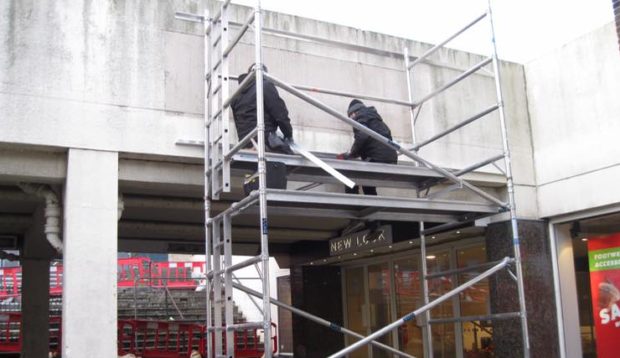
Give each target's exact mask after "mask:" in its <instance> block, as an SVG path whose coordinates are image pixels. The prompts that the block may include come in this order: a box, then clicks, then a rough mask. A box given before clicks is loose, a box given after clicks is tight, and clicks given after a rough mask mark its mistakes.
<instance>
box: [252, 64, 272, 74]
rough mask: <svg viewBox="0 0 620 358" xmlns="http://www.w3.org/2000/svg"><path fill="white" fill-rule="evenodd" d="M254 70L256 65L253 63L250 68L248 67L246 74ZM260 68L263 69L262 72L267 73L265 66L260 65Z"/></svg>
mask: <svg viewBox="0 0 620 358" xmlns="http://www.w3.org/2000/svg"><path fill="white" fill-rule="evenodd" d="M255 68H256V64H255V63H253V64H251V65H250V67H248V73H250V72H252V71H254V69H255ZM261 68H262V69H263V71H265V72H269V71H267V66H266V65H265V64H262V66H261Z"/></svg>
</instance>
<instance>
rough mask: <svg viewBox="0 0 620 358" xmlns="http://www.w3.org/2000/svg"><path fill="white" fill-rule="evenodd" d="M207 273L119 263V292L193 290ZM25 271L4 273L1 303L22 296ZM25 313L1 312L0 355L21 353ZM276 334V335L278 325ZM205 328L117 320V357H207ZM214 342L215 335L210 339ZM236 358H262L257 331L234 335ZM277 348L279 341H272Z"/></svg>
mask: <svg viewBox="0 0 620 358" xmlns="http://www.w3.org/2000/svg"><path fill="white" fill-rule="evenodd" d="M204 272H205V263H204V262H191V261H181V262H154V261H151V259H149V258H147V257H133V258H124V259H119V260H118V287H134V286H138V287H153V288H164V287H167V288H170V289H195V288H196V287H197V286H198V280H197V279H196V278H195V277H199V276H200V275H201V274H204ZM62 275H63V266H62V265H61V264H55V265H52V266H51V267H50V295H52V296H60V295H62ZM21 283H22V268H21V267H10V268H3V269H0V300H3V299H7V298H17V299H19V298H20V297H21ZM21 318H22V316H21V313H19V312H15V313H0V353H19V352H21V349H22V331H21V328H22V327H21ZM272 326H273V327H274V328H273V329H272V331H273V332H277V329H275V327H276V325H275V324H273V323H272ZM205 331H206V328H205V326H204V325H200V324H195V323H187V322H174V321H172V322H171V321H149V320H136V319H133V320H118V353H119V355H123V354H127V353H132V354H135V355H136V356H139V357H143V358H189V357H190V355H191V354H192V351H194V350H195V351H197V352H198V353H200V354H201V355H202V357H206V338H205V337H206V333H205ZM61 337H62V332H61V317H60V316H51V317H50V352H52V353H60V347H61ZM211 339H212V340H213V339H214V335H213V334H211ZM235 341H236V345H235V347H236V350H235V356H236V357H239V358H260V357H262V356H263V353H264V349H263V344H262V341H261V337H260V335H259V330H257V329H248V330H243V331H239V332H236V333H235ZM271 346H272V347H274V353H275V349H277V347H278V344H277V336H274V337H273V338H272V345H271Z"/></svg>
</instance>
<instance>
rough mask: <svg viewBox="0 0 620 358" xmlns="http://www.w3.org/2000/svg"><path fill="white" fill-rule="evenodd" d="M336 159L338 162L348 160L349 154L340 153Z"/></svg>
mask: <svg viewBox="0 0 620 358" xmlns="http://www.w3.org/2000/svg"><path fill="white" fill-rule="evenodd" d="M336 159H340V160H347V159H349V153H347V152H345V153H340V154H338V155H337V156H336Z"/></svg>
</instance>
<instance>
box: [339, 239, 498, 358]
mask: <svg viewBox="0 0 620 358" xmlns="http://www.w3.org/2000/svg"><path fill="white" fill-rule="evenodd" d="M431 241H432V239H431ZM430 244H432V242H431V243H430ZM426 261H427V265H428V276H427V277H428V280H427V284H428V293H429V294H428V296H429V299H430V300H431V301H432V300H433V299H435V298H437V297H439V296H441V295H442V294H444V293H446V292H448V291H449V290H451V289H452V288H454V287H456V286H458V285H459V284H461V283H463V282H465V281H467V280H469V279H471V278H472V277H473V276H475V275H477V272H475V271H471V272H460V271H459V270H458V269H462V268H465V267H472V266H478V265H480V264H483V263H485V262H487V253H486V245H485V239H484V237H477V238H470V239H466V240H459V241H455V242H451V243H444V244H439V245H431V246H430V247H429V249H428V251H427V254H426ZM448 271H457V272H459V273H454V274H449V273H447V274H443V273H444V272H448ZM489 280H494V278H493V277H491V278H490V279H486V280H483V281H481V282H479V283H478V284H476V285H474V286H472V287H471V288H469V289H467V290H466V291H465V292H463V293H461V294H460V295H457V296H454V297H453V298H452V299H450V300H448V301H446V302H444V303H443V304H441V305H439V306H438V307H436V308H435V309H433V310H432V311H431V314H430V327H431V329H430V332H426V329H424V328H422V327H424V326H425V325H424V322H421V321H418V322H416V321H411V322H408V323H407V324H406V325H405V326H401V327H400V328H399V329H398V330H396V331H393V332H392V333H391V334H388V335H385V336H383V337H382V338H381V342H383V343H385V344H388V345H391V346H392V347H397V348H398V349H399V350H401V351H403V352H406V353H408V354H411V355H413V356H416V357H425V356H427V357H428V356H431V355H430V353H429V352H433V353H432V356H433V357H446V358H447V357H464V358H474V357H493V356H494V355H493V348H494V347H493V324H492V322H491V321H487V320H484V319H480V320H469V319H463V318H467V317H480V316H485V315H489V313H490V310H491V305H490V299H489V297H490V292H489V291H490V290H489V285H490V282H489ZM422 284H423V281H422V280H421V258H420V252H419V250H408V251H404V252H401V253H398V254H394V255H386V256H384V257H383V258H382V257H373V258H372V259H368V260H366V261H364V260H360V261H357V262H355V263H352V264H350V265H345V266H343V267H342V288H343V294H342V297H343V305H344V309H343V311H344V316H345V317H344V320H345V326H346V327H348V328H349V329H352V330H354V331H356V332H358V333H360V334H362V335H368V334H369V333H371V332H374V331H376V330H377V329H379V328H381V327H383V326H385V325H387V324H389V323H391V322H393V321H396V320H397V319H398V318H400V317H402V316H404V315H405V314H407V313H409V312H412V311H413V310H415V309H416V308H417V307H420V306H422V305H423V304H424V296H423V291H422ZM429 334H430V336H431V339H430V342H431V344H430V345H429V344H425V342H428V341H429V340H428V338H427V337H428V336H427V335H429ZM354 340H355V339H354V338H353V339H351V337H347V338H346V341H345V344H346V345H349V344H351V343H352V342H354ZM425 350H428V352H427V353H426V355H425ZM390 356H391V354H390V353H389V352H387V351H384V350H382V349H381V348H377V347H372V346H369V347H367V348H361V349H359V350H357V351H356V352H354V353H353V354H351V355H350V357H355V358H371V357H372V358H383V357H386V358H387V357H390Z"/></svg>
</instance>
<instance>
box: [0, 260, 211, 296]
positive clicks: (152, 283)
mask: <svg viewBox="0 0 620 358" xmlns="http://www.w3.org/2000/svg"><path fill="white" fill-rule="evenodd" d="M204 272H205V263H204V262H193V261H179V262H168V261H165V262H156V261H155V262H154V261H151V259H149V258H148V257H132V258H126V259H118V287H133V286H134V285H135V286H146V287H154V288H163V287H168V288H171V289H172V288H190V289H194V288H196V287H197V286H198V283H197V280H196V279H195V278H192V277H197V275H199V274H204ZM62 275H63V266H62V265H61V264H57V265H52V266H51V267H50V295H52V296H59V295H61V294H62ZM21 287H22V268H21V267H19V266H17V267H7V268H1V269H0V300H2V299H6V298H9V297H20V295H21Z"/></svg>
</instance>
